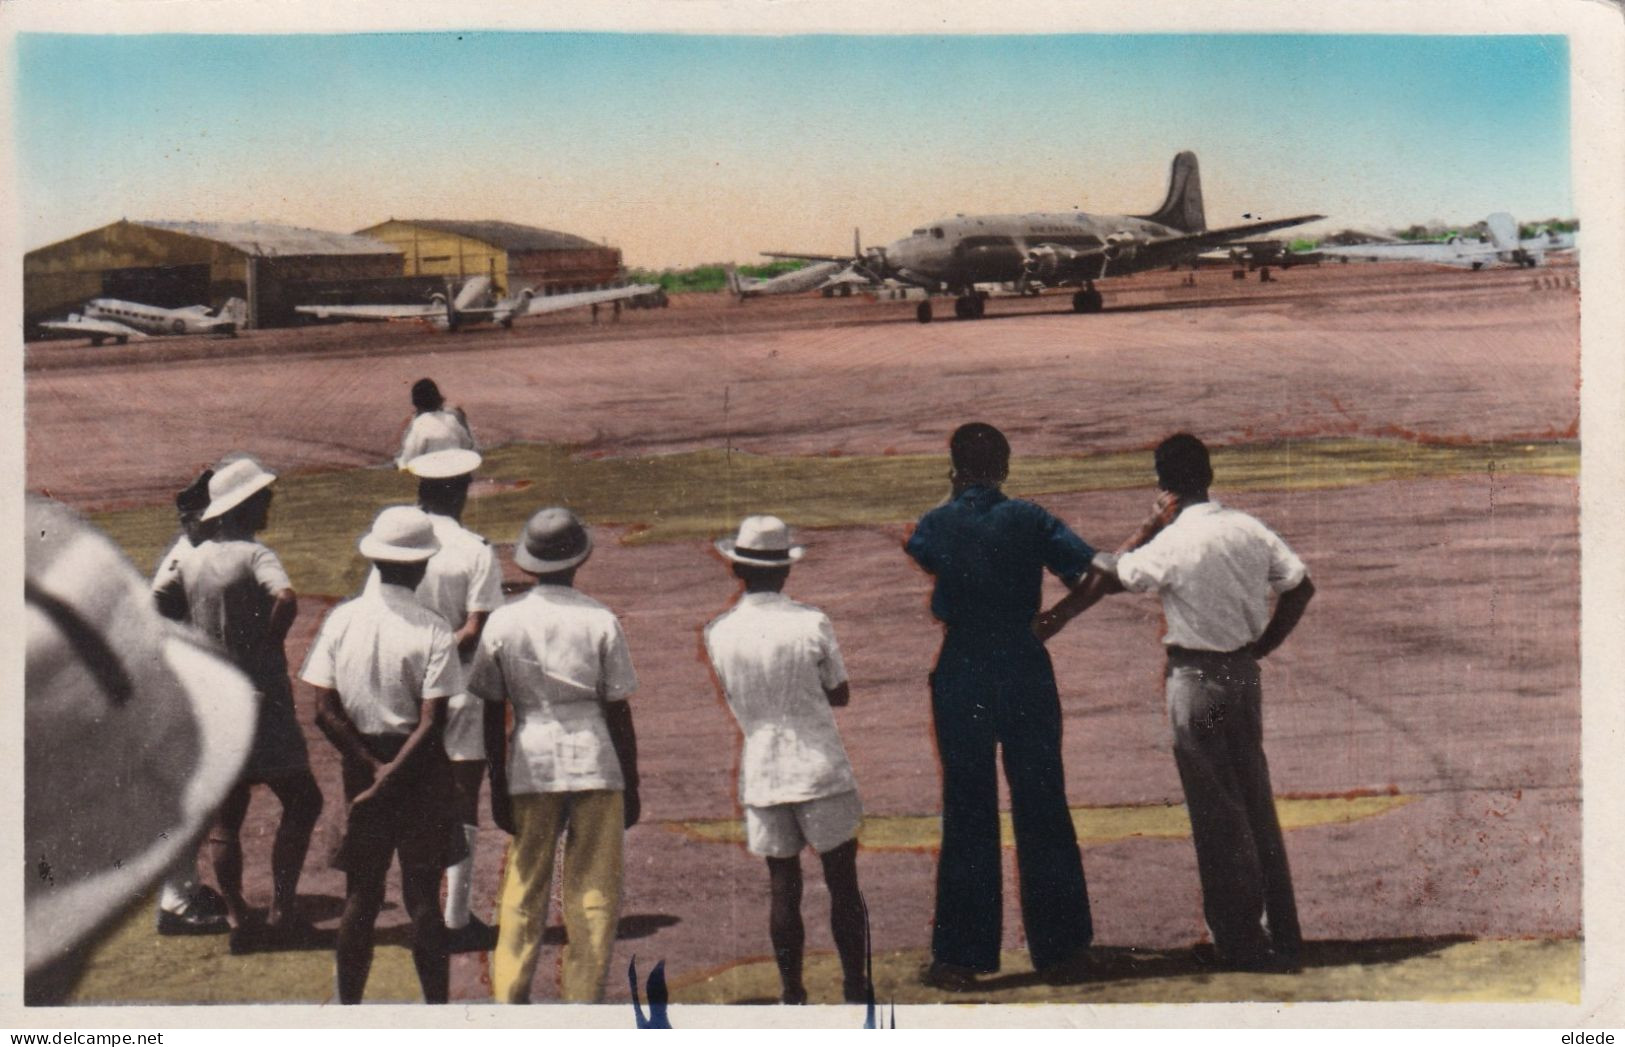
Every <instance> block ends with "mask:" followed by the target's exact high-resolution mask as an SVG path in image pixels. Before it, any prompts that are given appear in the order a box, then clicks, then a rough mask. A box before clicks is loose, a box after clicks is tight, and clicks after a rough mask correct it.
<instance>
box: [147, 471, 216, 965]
mask: <svg viewBox="0 0 1625 1047" xmlns="http://www.w3.org/2000/svg"><path fill="white" fill-rule="evenodd" d="M213 476H214V470H213V469H205V470H203V473H202V474H201V475H200V476H198V478H197V479H196V480H194V481H192V483H191V485H190V486H188V487H187V488H186V489H185V490H182V491H180V492H178V493H177V494H176V495H175V513H176V515H177V516H179V517H180V525H181V535H180V537H179V538H177V539H175V544H174V545H171V546H170V547H169V549H168V550H167V551H165V553H164V555H163V556H162V557H160V558H159V560H158V571H157V573H156V574H155V575H154V576H153V579H152V591H153V592H155V593H156V592H158V591H159V590H160V589H162V588H163V587H164V585H165V584H166V583H168V581H169V580H170V579H171V578H173V577H174V576H175V574H176V572H178V571H179V570H180V566H181V560H182V559H183V558H185V557H186V556H189V555H191V552H192V550H193V549H196V548H197V547H198V546H200V545H202V544H203V539H204V538H205V537H206V536H207V535H208V534H209V532H211V531H212V530H214V527H213V525H212V524H206V523H204V522H203V510H205V509H207V508H208V507H209V480H210V479H211V478H212V477H213ZM230 929H231V927H230V925H229V924H227V923H226V903H225V900H224V899H223V898H221V897H220V895H219V894H217V893H216V892H215V891H213V890H212V889H210V888H209V886H208V885H207V884H202V883H198V882H197V847H196V846H189V847H187V848H185V849H184V850H183V852H182V854H181V855H180V857H179V858H177V859H176V861H175V865H174V866H173V867H172V868H171V869H170V870H169V871H168V872H167V873H165V874H164V878H163V881H162V882H161V884H160V886H159V888H158V933H159V934H164V935H172V934H224V933H226V932H227V931H229V930H230Z"/></svg>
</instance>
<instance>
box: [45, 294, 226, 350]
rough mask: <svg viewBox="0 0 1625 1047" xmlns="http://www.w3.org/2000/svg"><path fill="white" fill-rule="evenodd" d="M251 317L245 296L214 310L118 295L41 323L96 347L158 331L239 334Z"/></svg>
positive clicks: (167, 332)
mask: <svg viewBox="0 0 1625 1047" xmlns="http://www.w3.org/2000/svg"><path fill="white" fill-rule="evenodd" d="M247 318H248V303H247V302H245V301H243V300H242V299H241V298H228V299H227V300H226V303H225V304H224V305H222V306H221V307H220V308H219V309H210V308H209V307H208V306H206V305H188V306H184V307H182V308H180V309H165V308H164V307H162V306H157V305H142V304H141V303H140V302H125V301H121V300H119V299H117V298H92V299H91V300H90V301H88V302H86V303H85V311H84V312H83V313H69V314H68V318H67V319H66V320H51V321H47V322H46V323H42V324H40V326H41V327H42V328H44V329H45V330H47V331H56V332H58V333H59V334H68V335H77V336H78V337H81V338H88V339H90V344H91V345H93V346H95V345H101V344H102V343H103V342H105V341H107V340H108V339H112V340H113V341H115V342H117V343H118V344H119V345H123V344H124V343H126V342H128V341H129V340H130V339H132V338H146V337H147V336H148V335H155V334H219V335H230V336H232V337H235V336H236V334H237V328H239V327H241V326H242V325H243V323H244V322H245V321H246V320H247Z"/></svg>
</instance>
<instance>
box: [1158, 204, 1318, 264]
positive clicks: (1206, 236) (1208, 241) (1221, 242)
mask: <svg viewBox="0 0 1625 1047" xmlns="http://www.w3.org/2000/svg"><path fill="white" fill-rule="evenodd" d="M1325 217H1326V216H1325V215H1323V214H1302V215H1297V216H1295V217H1293V218H1276V219H1271V220H1270V221H1268V222H1249V223H1248V224H1246V225H1230V226H1225V227H1223V228H1221V229H1207V230H1204V231H1202V232H1200V233H1186V234H1185V235H1183V236H1170V237H1165V238H1163V239H1161V240H1152V241H1151V242H1150V243H1147V244H1145V245H1144V246H1142V247H1141V248H1140V252H1139V253H1140V255H1141V257H1144V256H1146V255H1152V256H1157V255H1166V256H1168V257H1170V258H1180V257H1185V256H1187V255H1193V254H1200V253H1202V252H1203V251H1206V250H1209V249H1211V248H1214V247H1223V246H1225V245H1227V244H1232V243H1236V242H1238V241H1245V240H1250V239H1253V238H1254V237H1256V236H1258V234H1259V233H1267V232H1270V231H1272V230H1275V229H1285V228H1287V227H1288V226H1294V225H1303V224H1304V223H1305V222H1318V221H1319V220H1320V219H1322V218H1325Z"/></svg>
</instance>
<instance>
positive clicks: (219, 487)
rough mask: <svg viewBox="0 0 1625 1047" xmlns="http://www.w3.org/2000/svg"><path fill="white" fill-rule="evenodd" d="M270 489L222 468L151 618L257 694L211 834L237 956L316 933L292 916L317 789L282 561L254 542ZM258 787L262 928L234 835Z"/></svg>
mask: <svg viewBox="0 0 1625 1047" xmlns="http://www.w3.org/2000/svg"><path fill="white" fill-rule="evenodd" d="M275 481H276V474H274V473H272V472H270V471H268V470H267V469H266V468H265V467H264V466H262V465H260V463H259V462H257V461H255V460H254V459H253V458H251V457H249V456H247V455H230V456H228V457H226V458H224V459H222V460H221V461H220V462H219V463H218V464H217V465H216V466H215V469H214V475H213V476H212V477H210V479H209V506H208V508H207V509H205V510H204V511H203V513H202V516H201V519H202V521H203V522H204V523H206V524H210V525H211V527H212V530H211V531H210V532H209V534H208V536H207V538H206V540H205V541H204V542H203V543H202V544H201V545H199V546H197V547H196V548H195V549H193V550H192V551H191V552H190V553H188V554H186V555H185V556H182V557H180V558H178V559H177V561H176V564H175V570H174V572H173V574H172V575H170V576H168V577H167V578H166V579H165V580H164V581H162V582H161V583H160V584H159V587H158V589H157V590H156V591H155V592H154V594H153V595H154V598H155V599H156V600H157V602H158V610H159V613H161V614H163V615H164V616H165V617H168V618H173V619H175V620H177V621H185V622H188V623H190V624H191V625H192V626H193V627H195V628H196V629H197V630H198V631H199V632H201V633H203V635H204V636H206V637H208V638H209V640H210V641H211V642H212V643H214V644H215V646H216V647H217V649H218V650H219V651H220V652H221V653H222V654H224V655H225V656H226V657H227V658H228V659H230V661H231V662H232V664H233V665H235V666H237V668H239V669H241V670H242V671H243V673H244V674H246V675H247V676H248V678H249V679H250V680H251V681H253V683H254V688H255V690H257V691H258V692H259V695H260V701H259V709H258V713H257V714H256V717H255V727H254V747H253V749H252V750H251V751H250V753H249V756H248V762H247V764H246V766H245V767H244V768H243V776H242V781H241V783H239V785H238V787H237V788H235V789H233V790H232V791H231V792H230V793H229V794H227V796H226V799H225V800H224V801H223V802H222V803H221V804H220V809H219V811H218V813H217V815H216V819H215V825H214V827H213V828H212V829H211V830H210V831H209V848H208V849H209V854H210V857H211V858H212V860H213V865H214V876H215V880H216V882H217V883H218V884H219V885H220V894H221V896H222V898H223V900H224V903H225V907H226V921H227V923H229V924H230V926H231V945H230V947H231V950H232V951H233V952H234V953H235V952H245V951H251V950H252V949H253V948H255V947H256V946H257V945H275V944H284V945H287V944H299V943H301V942H304V941H308V940H309V938H310V935H311V930H312V929H311V926H310V923H309V922H308V921H307V920H306V919H305V918H304V917H303V916H302V915H301V914H300V913H299V912H298V905H297V899H298V887H299V877H300V874H301V872H302V870H303V869H304V865H305V855H306V854H307V852H308V851H309V848H310V837H311V832H312V831H313V830H314V829H315V827H316V820H317V818H318V817H320V815H321V812H322V791H321V788H320V787H319V786H318V785H317V784H316V777H315V775H313V774H312V773H311V770H310V756H309V753H308V752H306V749H305V734H304V731H303V729H302V728H300V726H299V720H298V716H297V714H296V712H295V708H294V700H293V687H292V685H291V684H290V682H289V680H288V661H287V655H286V652H285V650H284V647H285V642H286V639H287V635H288V630H289V628H291V627H292V625H293V621H294V618H295V617H296V616H297V615H298V613H299V601H298V598H297V596H296V595H295V594H294V591H293V586H292V583H291V582H290V581H289V579H288V572H287V571H286V570H285V569H284V568H283V566H282V561H281V560H280V559H278V558H277V555H276V553H274V552H272V551H271V550H270V549H269V548H267V547H266V546H265V545H264V544H262V543H261V542H260V541H259V540H258V539H257V538H256V537H255V536H256V535H257V534H258V533H259V532H261V531H263V530H265V529H266V527H267V526H269V523H270V516H269V514H270V510H271V502H272V497H273V495H272V490H271V485H272V484H273V483H274V482H275ZM254 785H265V786H267V787H268V788H270V790H271V792H272V793H273V794H274V795H275V796H276V798H277V800H278V802H280V803H281V804H282V819H281V821H280V822H279V823H278V825H277V830H276V840H275V842H274V843H273V844H272V845H271V907H270V910H269V911H268V912H267V913H266V915H265V921H264V925H263V926H257V921H256V920H255V918H254V916H255V914H254V913H253V912H252V911H251V910H250V909H249V907H248V902H247V900H246V899H245V898H244V897H243V848H242V841H241V839H240V837H241V834H242V827H243V821H244V819H245V818H246V817H247V815H248V805H249V800H250V798H251V793H252V786H254Z"/></svg>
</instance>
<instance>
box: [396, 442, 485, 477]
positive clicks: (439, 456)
mask: <svg viewBox="0 0 1625 1047" xmlns="http://www.w3.org/2000/svg"><path fill="white" fill-rule="evenodd" d="M481 461H483V459H482V458H480V452H478V451H470V450H468V449H467V448H464V447H448V448H446V449H445V450H443V451H430V452H428V453H427V454H420V455H418V456H417V457H416V458H414V459H412V460H411V461H410V462H407V463H406V471H407V472H409V473H411V474H412V475H413V476H416V477H418V478H419V479H423V480H449V479H451V478H452V477H454V476H467V475H468V474H469V473H471V472H473V471H474V470H476V469H478V468H479V467H480V462H481Z"/></svg>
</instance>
